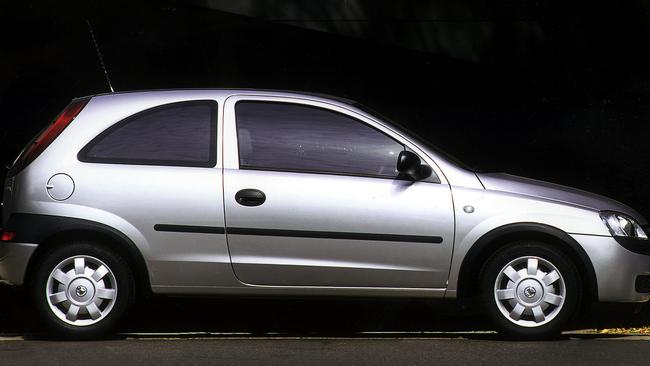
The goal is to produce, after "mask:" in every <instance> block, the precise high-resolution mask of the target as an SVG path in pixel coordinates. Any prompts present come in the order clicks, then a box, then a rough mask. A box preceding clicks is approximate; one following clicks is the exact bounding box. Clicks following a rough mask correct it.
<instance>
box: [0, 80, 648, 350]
mask: <svg viewBox="0 0 650 366" xmlns="http://www.w3.org/2000/svg"><path fill="white" fill-rule="evenodd" d="M3 201H4V206H3V218H4V219H3V227H4V230H3V232H2V241H1V242H0V279H1V280H3V281H4V282H7V283H10V284H14V285H26V286H27V287H28V288H29V291H30V292H31V294H32V295H33V299H34V302H35V306H36V309H37V311H38V313H39V315H40V316H41V317H42V319H43V320H44V321H45V323H46V324H47V325H48V326H49V327H50V328H51V329H52V330H53V331H55V332H57V333H58V334H62V335H65V336H70V337H76V338H80V337H91V336H97V335H99V334H104V333H106V332H108V331H110V330H112V329H114V327H115V325H116V324H117V323H118V321H119V320H120V319H122V318H123V317H124V315H125V314H126V312H127V310H128V309H129V307H130V306H131V304H132V303H133V301H134V300H135V295H136V292H138V293H140V292H153V293H156V294H179V295H180V294H182V295H252V294H258V295H300V296H303V295H319V296H327V295H336V296H373V297H376V296H386V297H411V298H416V297H418V298H445V299H458V298H461V299H462V298H479V299H481V301H482V304H483V307H484V308H485V310H486V312H487V313H488V314H489V315H490V316H491V318H492V319H493V320H494V322H495V324H496V326H498V328H499V329H500V330H501V331H503V332H505V333H507V334H510V335H516V336H520V337H527V338H541V337H548V336H552V335H554V334H557V333H558V332H560V331H561V330H562V329H563V327H564V326H566V325H567V322H568V321H569V320H570V319H571V318H572V316H573V315H575V313H576V312H577V311H578V309H580V304H585V303H587V302H590V301H609V302H642V301H647V300H648V299H649V298H650V242H649V241H648V238H647V235H646V233H647V232H648V231H647V230H648V226H647V225H648V222H647V221H646V219H644V218H643V217H641V215H639V214H638V213H637V212H636V211H634V210H633V209H631V208H630V207H628V206H625V205H623V204H621V203H618V202H616V201H613V200H610V199H607V198H604V197H601V196H597V195H594V194H591V193H587V192H584V191H579V190H576V189H571V188H567V187H563V186H559V185H554V184H550V183H545V182H541V181H536V180H531V179H526V178H520V177H516V176H510V175H505V174H478V173H475V172H473V171H471V170H468V169H465V168H463V167H462V166H459V165H458V164H457V163H455V162H453V161H451V160H450V159H449V158H447V157H446V155H444V154H442V153H440V152H439V151H437V150H435V149H434V148H432V147H430V146H429V145H427V144H426V143H424V142H422V141H420V140H418V139H417V138H416V137H415V136H413V135H411V134H409V133H408V132H406V131H405V130H403V129H401V128H399V127H398V126H396V125H394V124H391V123H388V122H386V121H384V120H382V119H380V118H377V117H376V116H374V115H372V114H371V113H367V112H366V110H365V109H364V108H362V107H361V106H359V105H357V104H356V103H354V102H352V101H345V100H341V99H337V98H331V97H324V96H319V95H311V94H303V93H292V92H280V91H253V90H168V91H150V92H131V93H114V94H107V95H97V96H92V97H87V98H81V99H75V100H73V101H72V102H71V104H70V105H68V106H67V107H66V108H65V109H64V110H63V112H61V114H60V115H59V116H58V117H57V118H56V119H55V120H54V121H53V122H52V123H51V124H50V125H48V126H47V128H46V129H45V130H44V131H43V132H42V133H41V134H39V135H38V136H37V137H36V138H35V139H34V140H33V141H32V142H30V143H29V144H28V145H27V146H26V147H25V149H24V150H23V151H22V153H21V154H20V156H19V157H18V158H17V159H16V161H15V162H14V164H13V166H12V168H11V170H10V171H9V174H8V177H7V179H6V181H5V183H4V195H3Z"/></svg>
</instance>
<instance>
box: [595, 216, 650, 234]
mask: <svg viewBox="0 0 650 366" xmlns="http://www.w3.org/2000/svg"><path fill="white" fill-rule="evenodd" d="M600 218H601V219H602V220H603V222H604V223H605V226H607V228H608V229H609V232H610V233H611V234H612V236H624V237H628V238H637V239H646V240H647V239H648V235H647V234H646V233H645V231H643V228H641V225H639V223H638V222H636V220H634V219H633V218H631V217H629V216H627V215H624V214H622V213H618V212H612V211H602V212H601V213H600Z"/></svg>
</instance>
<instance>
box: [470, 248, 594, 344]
mask: <svg viewBox="0 0 650 366" xmlns="http://www.w3.org/2000/svg"><path fill="white" fill-rule="evenodd" d="M525 256H535V257H539V258H542V259H544V260H546V261H548V262H550V263H552V264H553V265H554V266H555V267H556V268H557V270H558V271H559V272H560V274H561V276H562V278H563V279H564V284H565V288H566V296H565V299H564V304H563V307H562V309H561V310H560V312H559V313H558V314H557V315H556V316H555V318H553V319H552V320H551V321H549V322H548V323H546V324H543V325H540V326H537V327H523V326H519V325H517V324H515V323H513V322H512V321H510V320H509V319H507V318H506V316H505V315H504V314H503V313H501V311H500V310H499V307H498V304H497V300H496V299H495V296H494V286H495V283H496V278H497V276H498V275H499V273H500V272H501V270H502V269H503V268H504V267H505V266H506V265H507V264H508V263H510V262H511V261H512V260H514V259H516V258H519V257H525ZM481 289H482V297H483V304H485V306H486V310H487V313H488V314H489V316H490V317H491V318H492V320H493V321H494V323H495V325H496V326H497V327H498V328H499V330H500V331H501V332H502V333H504V335H506V336H511V337H516V338H518V339H544V338H550V337H556V336H558V335H559V334H560V333H561V332H562V330H563V329H564V327H565V326H566V325H567V324H568V323H569V321H570V320H571V319H572V318H573V316H574V314H575V312H576V309H577V308H578V304H579V303H580V301H581V300H582V299H581V297H582V290H581V289H582V284H581V282H580V277H579V275H578V271H577V269H576V267H575V265H574V264H573V263H572V262H571V261H570V260H568V259H567V256H566V254H564V253H563V252H560V251H558V250H557V249H555V248H553V247H552V246H550V245H547V244H544V243H538V242H516V243H512V244H510V245H508V246H506V247H504V248H503V249H501V250H499V251H498V252H497V253H496V254H495V255H493V256H492V257H491V258H490V259H489V260H488V262H487V264H486V266H485V268H484V270H483V273H482V276H481Z"/></svg>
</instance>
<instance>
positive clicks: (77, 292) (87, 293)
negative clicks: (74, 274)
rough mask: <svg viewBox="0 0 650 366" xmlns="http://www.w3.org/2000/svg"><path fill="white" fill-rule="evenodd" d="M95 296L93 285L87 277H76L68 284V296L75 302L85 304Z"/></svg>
mask: <svg viewBox="0 0 650 366" xmlns="http://www.w3.org/2000/svg"><path fill="white" fill-rule="evenodd" d="M94 297H95V286H93V284H92V283H91V282H90V280H88V279H87V278H83V277H82V278H77V279H75V280H73V281H72V282H70V286H68V298H69V299H70V301H72V302H74V303H77V304H86V303H89V302H90V301H92V300H93V298H94Z"/></svg>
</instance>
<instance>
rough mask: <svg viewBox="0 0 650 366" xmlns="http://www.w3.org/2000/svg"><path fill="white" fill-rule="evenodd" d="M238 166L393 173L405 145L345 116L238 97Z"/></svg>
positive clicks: (310, 108)
mask: <svg viewBox="0 0 650 366" xmlns="http://www.w3.org/2000/svg"><path fill="white" fill-rule="evenodd" d="M235 111H236V116H237V138H238V142H239V165H240V168H242V169H263V170H280V171H297V172H320V173H333V174H344V175H363V176H379V177H396V176H397V171H396V170H395V167H396V163H397V156H398V155H399V153H400V151H402V150H404V145H402V144H400V143H399V142H397V141H395V140H394V139H392V138H391V137H389V136H387V135H385V134H384V133H382V132H380V131H379V130H377V129H375V128H373V127H370V126H368V125H367V124H364V123H362V122H360V121H358V120H356V119H354V118H352V117H349V116H347V115H344V114H341V113H338V112H334V111H330V110H327V109H323V108H317V107H311V106H306V105H299V104H289V103H278V102H252V101H245V102H238V103H237V104H236V106H235Z"/></svg>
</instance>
